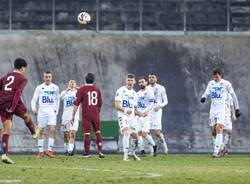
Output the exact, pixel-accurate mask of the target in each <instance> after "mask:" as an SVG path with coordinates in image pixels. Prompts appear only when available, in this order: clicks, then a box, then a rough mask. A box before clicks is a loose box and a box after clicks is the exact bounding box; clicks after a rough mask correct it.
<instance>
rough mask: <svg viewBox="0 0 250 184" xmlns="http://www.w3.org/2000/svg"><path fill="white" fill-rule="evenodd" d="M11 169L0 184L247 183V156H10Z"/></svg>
mask: <svg viewBox="0 0 250 184" xmlns="http://www.w3.org/2000/svg"><path fill="white" fill-rule="evenodd" d="M11 158H12V159H13V160H14V161H15V162H16V163H15V164H13V165H6V164H4V163H0V183H25V184H26V183H27V184H39V183H46V184H50V183H51V184H52V183H53V184H57V183H69V184H77V183H81V184H85V183H86V184H94V183H98V184H103V183H119V184H130V183H136V184H147V183H150V184H153V183H161V184H165V183H178V184H179V183H209V184H218V183H223V184H229V183H237V184H240V183H244V184H245V183H250V156H249V155H231V156H228V157H225V158H216V159H213V158H211V156H210V155H179V154H171V155H167V156H163V155H159V156H157V157H143V158H142V161H140V162H135V161H133V160H130V161H129V162H123V161H122V155H106V158H105V159H102V160H101V159H99V158H98V157H97V156H93V157H92V158H90V159H83V158H80V156H79V155H75V156H73V157H65V156H62V155H61V156H57V157H56V158H54V159H49V158H47V157H45V158H43V159H37V158H36V157H35V156H33V155H32V156H27V155H26V156H23V155H16V156H13V155H11Z"/></svg>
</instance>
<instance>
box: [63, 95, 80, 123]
mask: <svg viewBox="0 0 250 184" xmlns="http://www.w3.org/2000/svg"><path fill="white" fill-rule="evenodd" d="M76 93H77V90H74V91H72V90H68V91H66V90H64V91H62V92H61V95H60V98H61V100H63V115H62V120H63V121H69V120H71V118H72V114H73V108H74V100H75V98H76ZM75 119H76V120H77V121H78V120H79V108H78V110H77V112H76V115H75Z"/></svg>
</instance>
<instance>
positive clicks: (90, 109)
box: [74, 84, 102, 122]
mask: <svg viewBox="0 0 250 184" xmlns="http://www.w3.org/2000/svg"><path fill="white" fill-rule="evenodd" d="M80 104H82V118H83V119H87V120H88V121H92V122H93V121H99V120H100V111H101V106H102V95H101V91H100V90H99V89H98V88H97V87H96V86H94V85H93V84H86V85H84V86H82V87H80V89H78V91H77V93H76V99H75V101H74V105H76V106H79V105H80Z"/></svg>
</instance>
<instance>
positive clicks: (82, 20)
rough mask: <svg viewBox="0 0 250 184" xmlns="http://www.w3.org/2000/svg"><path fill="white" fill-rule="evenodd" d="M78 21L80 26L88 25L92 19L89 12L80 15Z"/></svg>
mask: <svg viewBox="0 0 250 184" xmlns="http://www.w3.org/2000/svg"><path fill="white" fill-rule="evenodd" d="M77 20H78V22H79V23H80V24H87V23H89V22H90V21H91V17H90V15H89V14H88V13H87V12H81V13H79V14H78V17H77Z"/></svg>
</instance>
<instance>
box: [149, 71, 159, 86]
mask: <svg viewBox="0 0 250 184" xmlns="http://www.w3.org/2000/svg"><path fill="white" fill-rule="evenodd" d="M148 82H149V84H151V85H155V84H156V83H157V76H156V73H153V72H151V73H149V75H148Z"/></svg>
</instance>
